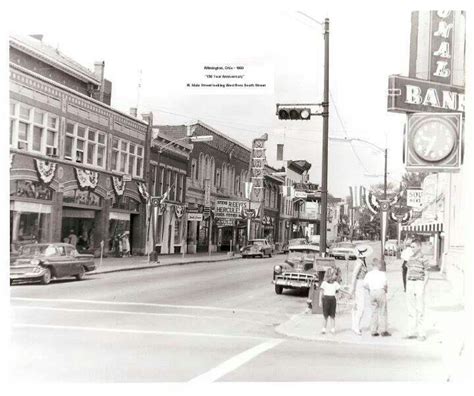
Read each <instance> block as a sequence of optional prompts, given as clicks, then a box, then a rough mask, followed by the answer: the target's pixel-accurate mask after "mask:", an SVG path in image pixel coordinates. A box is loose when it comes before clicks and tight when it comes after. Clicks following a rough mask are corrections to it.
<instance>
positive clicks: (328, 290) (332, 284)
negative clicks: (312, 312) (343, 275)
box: [319, 268, 341, 334]
mask: <svg viewBox="0 0 474 396" xmlns="http://www.w3.org/2000/svg"><path fill="white" fill-rule="evenodd" d="M337 276H338V274H337V271H336V270H335V269H333V268H328V270H327V271H326V273H325V274H324V281H323V283H322V284H321V286H320V288H321V292H320V293H319V306H320V307H322V308H323V316H324V326H323V328H322V330H321V333H323V334H326V327H327V324H328V318H329V317H330V318H331V319H332V328H331V333H332V334H336V306H337V301H336V293H337V292H338V291H339V289H340V288H341V285H340V284H339V282H337V280H336V279H337Z"/></svg>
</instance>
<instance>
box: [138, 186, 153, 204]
mask: <svg viewBox="0 0 474 396" xmlns="http://www.w3.org/2000/svg"><path fill="white" fill-rule="evenodd" d="M137 187H138V192H139V193H140V195H141V197H142V198H143V199H144V200H145V201H148V198H150V194H148V190H147V188H146V184H145V183H143V182H137Z"/></svg>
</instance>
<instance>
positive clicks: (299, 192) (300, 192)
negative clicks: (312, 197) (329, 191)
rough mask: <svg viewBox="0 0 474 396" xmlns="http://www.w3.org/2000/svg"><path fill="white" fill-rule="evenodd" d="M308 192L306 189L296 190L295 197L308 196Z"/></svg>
mask: <svg viewBox="0 0 474 396" xmlns="http://www.w3.org/2000/svg"><path fill="white" fill-rule="evenodd" d="M307 197H308V193H307V192H306V191H298V190H295V198H307Z"/></svg>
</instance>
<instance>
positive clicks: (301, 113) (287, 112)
mask: <svg viewBox="0 0 474 396" xmlns="http://www.w3.org/2000/svg"><path fill="white" fill-rule="evenodd" d="M310 118H311V111H310V109H308V108H294V107H280V108H279V109H278V119H279V120H309V119H310Z"/></svg>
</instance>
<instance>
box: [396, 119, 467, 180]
mask: <svg viewBox="0 0 474 396" xmlns="http://www.w3.org/2000/svg"><path fill="white" fill-rule="evenodd" d="M461 134H462V115H461V113H452V114H442V113H417V114H412V115H410V116H408V122H407V136H406V139H405V159H406V162H405V165H406V168H407V170H410V171H414V170H425V171H426V170H430V171H440V170H442V171H457V170H459V168H460V166H461V142H462V139H461Z"/></svg>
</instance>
